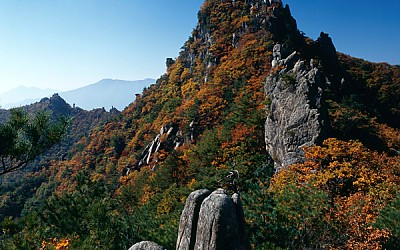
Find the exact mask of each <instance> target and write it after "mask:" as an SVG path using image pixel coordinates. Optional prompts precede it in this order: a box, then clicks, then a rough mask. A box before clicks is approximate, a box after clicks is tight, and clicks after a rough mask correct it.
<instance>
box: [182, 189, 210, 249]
mask: <svg viewBox="0 0 400 250" xmlns="http://www.w3.org/2000/svg"><path fill="white" fill-rule="evenodd" d="M210 193H211V192H210V191H208V190H207V189H201V190H197V191H194V192H192V193H191V194H190V195H189V196H188V198H187V199H186V205H185V208H184V209H183V211H182V215H181V218H180V222H179V231H178V240H177V243H176V246H177V247H176V249H194V244H195V243H196V231H197V222H198V220H199V212H200V206H201V204H202V202H203V201H204V199H205V198H207V196H209V195H210Z"/></svg>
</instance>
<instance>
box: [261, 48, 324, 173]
mask: <svg viewBox="0 0 400 250" xmlns="http://www.w3.org/2000/svg"><path fill="white" fill-rule="evenodd" d="M279 65H280V66H283V67H284V69H283V70H281V71H279V72H276V71H274V72H273V73H271V75H269V76H268V78H267V81H266V85H265V93H266V96H267V97H268V98H269V99H270V101H271V105H270V108H269V114H268V116H267V119H266V123H265V141H266V148H267V151H268V153H269V154H270V155H271V157H272V159H273V160H274V162H275V164H276V168H277V170H278V171H279V170H280V169H281V168H282V167H287V166H288V165H290V164H293V163H297V162H301V161H302V159H303V156H304V152H303V150H302V149H301V148H302V147H303V146H310V145H314V144H317V143H318V142H319V141H320V139H321V136H322V134H323V128H324V125H325V119H326V117H325V114H326V111H325V110H324V107H323V106H322V105H321V103H322V100H323V91H322V90H323V89H324V88H325V86H326V84H327V81H326V79H325V77H323V75H322V74H321V73H320V71H319V70H318V68H316V67H311V66H310V63H305V62H304V61H300V60H298V58H297V55H296V53H295V52H294V53H292V54H291V55H290V56H289V57H288V58H286V59H282V60H280V61H279Z"/></svg>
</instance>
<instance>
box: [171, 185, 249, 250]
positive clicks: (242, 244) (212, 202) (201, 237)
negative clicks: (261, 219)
mask: <svg viewBox="0 0 400 250" xmlns="http://www.w3.org/2000/svg"><path fill="white" fill-rule="evenodd" d="M209 193H210V192H208V191H207V190H200V191H195V192H194V193H192V194H191V195H189V197H188V200H187V201H186V205H185V209H184V210H183V212H182V216H181V220H180V224H179V235H178V241H177V245H176V249H177V250H178V249H179V250H186V249H187V250H191V249H209V250H211V249H215V250H216V249H221V250H224V249H226V250H228V249H229V250H235V249H250V244H249V243H248V239H247V236H246V233H245V225H244V215H243V208H242V205H241V202H240V196H239V194H234V195H233V197H232V198H231V197H230V196H229V195H228V194H227V193H226V192H225V191H224V190H221V189H220V190H216V191H214V192H212V193H211V194H209ZM208 194H209V195H208ZM207 195H208V196H207ZM205 196H207V197H206V198H205ZM201 200H203V201H202V202H201ZM200 202H201V206H200V208H199V209H197V208H198V207H199V203H200Z"/></svg>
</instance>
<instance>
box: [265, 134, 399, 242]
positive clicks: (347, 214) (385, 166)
mask: <svg viewBox="0 0 400 250" xmlns="http://www.w3.org/2000/svg"><path fill="white" fill-rule="evenodd" d="M304 150H305V153H306V154H305V158H306V161H305V162H304V163H303V164H296V165H293V166H291V167H289V169H287V170H283V171H281V172H279V173H278V174H277V175H276V176H275V177H274V178H273V180H272V184H271V188H270V190H271V192H279V190H281V189H282V187H284V186H286V185H288V184H290V183H294V184H296V185H297V186H299V187H302V186H304V185H305V184H311V185H313V186H314V187H317V188H320V189H322V190H324V191H325V192H326V193H327V194H328V195H329V197H330V199H331V201H332V204H334V205H333V206H332V207H331V213H330V214H329V215H328V220H329V221H331V222H335V221H336V222H338V223H339V224H340V225H341V226H340V228H339V229H338V230H340V231H341V232H342V233H343V234H345V235H346V237H347V238H348V240H347V243H346V247H347V248H349V249H372V248H373V249H378V248H380V246H381V245H380V244H381V242H382V240H384V239H385V238H386V237H388V235H389V234H388V232H386V231H383V230H380V229H377V228H374V227H373V226H372V223H373V222H374V221H375V219H376V217H377V216H378V213H379V211H380V210H381V209H382V208H383V207H384V206H385V205H386V204H387V203H388V202H390V201H391V200H392V199H393V198H394V197H395V195H396V193H397V192H398V190H399V189H400V157H399V156H396V157H389V156H387V155H386V154H384V153H382V154H379V153H377V152H373V151H371V150H368V149H366V148H365V147H364V146H363V145H362V144H361V143H359V142H356V141H350V142H344V141H339V140H337V139H328V140H326V141H325V142H324V143H323V146H313V147H306V148H304Z"/></svg>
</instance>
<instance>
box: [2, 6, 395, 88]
mask: <svg viewBox="0 0 400 250" xmlns="http://www.w3.org/2000/svg"><path fill="white" fill-rule="evenodd" d="M216 1H217V0H216ZM202 2H203V1H202V0H155V1H145V0H0V38H1V39H0V93H1V92H4V91H6V90H9V89H11V88H15V87H17V86H19V85H25V86H36V87H40V88H55V89H60V90H69V89H74V88H77V87H80V86H84V85H88V84H91V83H94V82H97V81H99V80H101V79H103V78H114V79H122V80H139V79H143V78H158V77H159V76H160V75H162V74H163V73H164V72H165V59H166V58H167V57H176V56H177V55H178V53H179V51H180V48H181V46H182V45H183V44H184V42H185V41H186V40H187V38H188V37H189V35H190V33H191V31H192V30H193V28H194V27H195V25H196V23H197V12H198V10H199V8H200V6H201V4H202ZM284 3H288V4H289V5H290V6H291V10H292V14H293V15H294V17H295V18H296V19H297V23H298V25H299V29H300V30H302V31H304V32H305V34H306V35H307V36H309V37H311V38H313V39H315V38H317V36H318V35H319V32H320V31H324V32H327V33H329V34H330V35H331V36H332V38H333V41H334V44H335V45H336V47H337V49H338V50H339V51H341V52H344V53H346V54H350V55H352V56H356V57H362V58H365V59H367V60H370V61H387V62H389V63H391V64H400V48H399V45H400V21H399V20H400V18H399V14H400V13H399V12H400V1H398V0H383V1H372V0H363V1H355V0H347V1H345V0H336V1H331V0H286V1H285V0H284Z"/></svg>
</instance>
